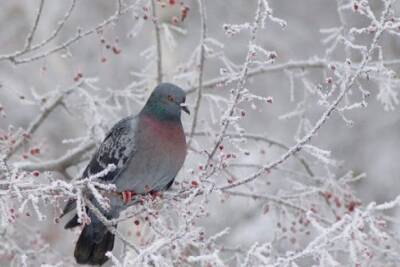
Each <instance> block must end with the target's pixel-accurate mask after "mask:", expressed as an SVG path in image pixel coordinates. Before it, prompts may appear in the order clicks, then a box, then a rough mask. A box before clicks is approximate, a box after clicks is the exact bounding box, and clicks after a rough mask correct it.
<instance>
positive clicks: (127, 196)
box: [121, 191, 135, 205]
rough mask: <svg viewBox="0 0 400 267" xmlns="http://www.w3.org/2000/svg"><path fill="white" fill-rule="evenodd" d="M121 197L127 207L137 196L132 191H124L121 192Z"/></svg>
mask: <svg viewBox="0 0 400 267" xmlns="http://www.w3.org/2000/svg"><path fill="white" fill-rule="evenodd" d="M121 195H122V201H123V202H124V204H125V205H127V204H128V203H129V202H131V200H132V197H133V196H134V195H135V193H134V192H132V191H123V192H121Z"/></svg>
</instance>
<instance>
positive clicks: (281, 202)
mask: <svg viewBox="0 0 400 267" xmlns="http://www.w3.org/2000/svg"><path fill="white" fill-rule="evenodd" d="M222 192H224V193H226V194H228V195H232V196H240V197H248V198H252V199H264V200H267V201H270V202H273V203H275V204H278V205H282V206H285V207H288V208H291V209H294V210H296V211H300V212H301V213H303V214H307V213H309V211H310V210H307V209H305V208H303V207H300V206H298V205H295V204H292V203H290V202H289V201H286V200H283V199H280V198H278V197H275V196H267V195H259V194H256V193H244V192H236V191H230V190H222ZM309 214H312V216H313V217H314V218H316V219H318V220H320V221H321V222H323V223H325V224H327V225H331V224H332V223H333V222H331V221H329V220H327V219H325V218H323V217H321V216H319V215H317V214H315V213H312V212H311V213H309Z"/></svg>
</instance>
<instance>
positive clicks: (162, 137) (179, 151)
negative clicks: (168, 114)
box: [142, 116, 186, 167]
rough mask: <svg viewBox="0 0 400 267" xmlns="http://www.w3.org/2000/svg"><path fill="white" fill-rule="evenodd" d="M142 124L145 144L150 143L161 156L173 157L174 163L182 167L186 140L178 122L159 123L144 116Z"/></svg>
mask: <svg viewBox="0 0 400 267" xmlns="http://www.w3.org/2000/svg"><path fill="white" fill-rule="evenodd" d="M142 123H143V126H144V127H143V129H144V131H145V134H144V136H147V137H148V140H147V142H152V143H153V144H154V147H155V148H156V150H158V151H159V152H161V153H162V154H164V153H170V157H175V160H173V161H175V162H174V163H175V164H177V165H182V164H183V161H184V160H185V156H186V138H185V133H184V132H183V128H182V124H181V123H180V121H160V120H158V119H156V118H152V117H150V116H144V117H143V119H142ZM173 155H175V156H173ZM179 167H180V166H179Z"/></svg>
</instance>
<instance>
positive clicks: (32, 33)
mask: <svg viewBox="0 0 400 267" xmlns="http://www.w3.org/2000/svg"><path fill="white" fill-rule="evenodd" d="M43 6H44V0H40V3H39V8H38V9H37V13H36V18H35V22H34V23H33V26H32V29H31V31H30V32H29V34H28V36H27V37H26V41H25V46H24V49H23V51H28V50H29V49H30V48H31V45H32V41H33V38H34V36H35V33H36V30H37V27H38V25H39V21H40V17H41V16H42V11H43Z"/></svg>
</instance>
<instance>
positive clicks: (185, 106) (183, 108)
mask: <svg viewBox="0 0 400 267" xmlns="http://www.w3.org/2000/svg"><path fill="white" fill-rule="evenodd" d="M180 106H181V109H182V110H183V111H185V112H186V113H187V114H188V115H190V110H189V109H188V106H187V104H186V103H181V104H180Z"/></svg>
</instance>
